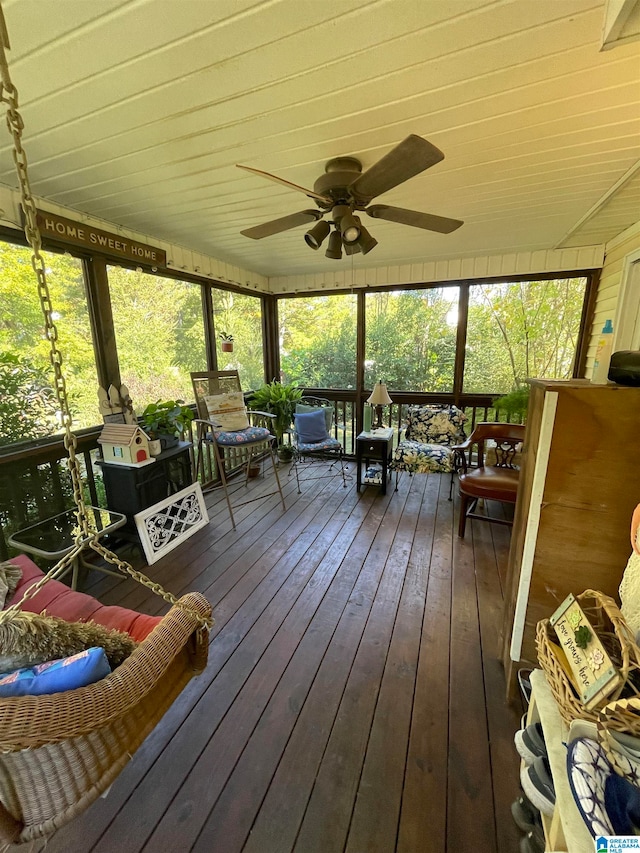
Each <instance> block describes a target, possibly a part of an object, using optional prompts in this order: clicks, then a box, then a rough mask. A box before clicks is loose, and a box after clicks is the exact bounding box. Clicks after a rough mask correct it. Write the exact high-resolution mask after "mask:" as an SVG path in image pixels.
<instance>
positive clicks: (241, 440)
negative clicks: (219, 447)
mask: <svg viewBox="0 0 640 853" xmlns="http://www.w3.org/2000/svg"><path fill="white" fill-rule="evenodd" d="M214 435H215V437H216V442H217V443H218V444H225V445H236V444H253V443H255V442H256V441H266V440H267V439H269V438H273V436H272V435H271V433H270V432H269V430H268V429H267V428H266V427H248V429H243V430H239V431H238V432H217V431H216V432H215V433H214Z"/></svg>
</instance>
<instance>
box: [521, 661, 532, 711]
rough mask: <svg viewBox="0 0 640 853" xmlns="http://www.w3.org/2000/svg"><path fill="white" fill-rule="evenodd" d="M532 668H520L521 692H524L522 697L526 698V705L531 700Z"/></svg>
mask: <svg viewBox="0 0 640 853" xmlns="http://www.w3.org/2000/svg"><path fill="white" fill-rule="evenodd" d="M532 672H533V670H532V669H519V670H518V684H519V685H520V692H521V693H522V698H523V699H524V703H525V706H527V707H528V705H529V702H530V701H531V673H532Z"/></svg>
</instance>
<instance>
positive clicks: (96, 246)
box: [37, 210, 167, 267]
mask: <svg viewBox="0 0 640 853" xmlns="http://www.w3.org/2000/svg"><path fill="white" fill-rule="evenodd" d="M37 222H38V228H39V229H40V233H41V234H42V236H43V237H50V238H51V239H52V240H56V241H58V242H60V243H69V244H71V245H73V246H81V247H83V248H85V249H91V250H92V251H94V252H95V251H99V252H100V253H101V254H105V255H114V256H116V257H120V258H126V259H127V260H129V261H134V262H136V263H139V264H140V263H142V264H148V265H150V266H154V267H164V266H166V265H167V253H166V252H165V251H164V250H163V249H158V248H156V247H155V246H148V245H146V244H145V243H138V242H137V241H136V240H131V239H130V238H129V237H123V236H122V235H121V234H110V233H109V232H108V231H102V230H100V229H99V228H94V227H93V226H92V225H88V224H87V223H86V222H74V221H73V220H72V219H67V218H66V217H64V216H58V215H57V214H55V213H48V212H47V211H46V210H38V211H37Z"/></svg>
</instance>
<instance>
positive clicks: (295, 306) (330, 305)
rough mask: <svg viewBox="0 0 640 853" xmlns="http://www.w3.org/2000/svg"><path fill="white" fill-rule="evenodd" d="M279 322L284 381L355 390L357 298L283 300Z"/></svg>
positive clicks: (349, 296)
mask: <svg viewBox="0 0 640 853" xmlns="http://www.w3.org/2000/svg"><path fill="white" fill-rule="evenodd" d="M278 322H279V325H280V369H281V371H282V380H283V381H284V382H297V383H298V384H299V385H302V386H305V387H308V388H355V385H356V340H357V332H356V297H355V296H353V295H352V294H345V295H337V296H316V297H299V298H296V299H281V300H279V302H278Z"/></svg>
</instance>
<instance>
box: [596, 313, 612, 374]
mask: <svg viewBox="0 0 640 853" xmlns="http://www.w3.org/2000/svg"><path fill="white" fill-rule="evenodd" d="M612 348H613V325H612V323H611V320H607V321H606V322H605V324H604V327H603V329H602V334H601V335H600V337H599V338H598V347H597V349H596V358H595V361H594V363H593V375H592V376H591V381H592V382H595V383H596V385H606V384H607V376H608V374H609V362H610V361H611V350H612Z"/></svg>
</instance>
